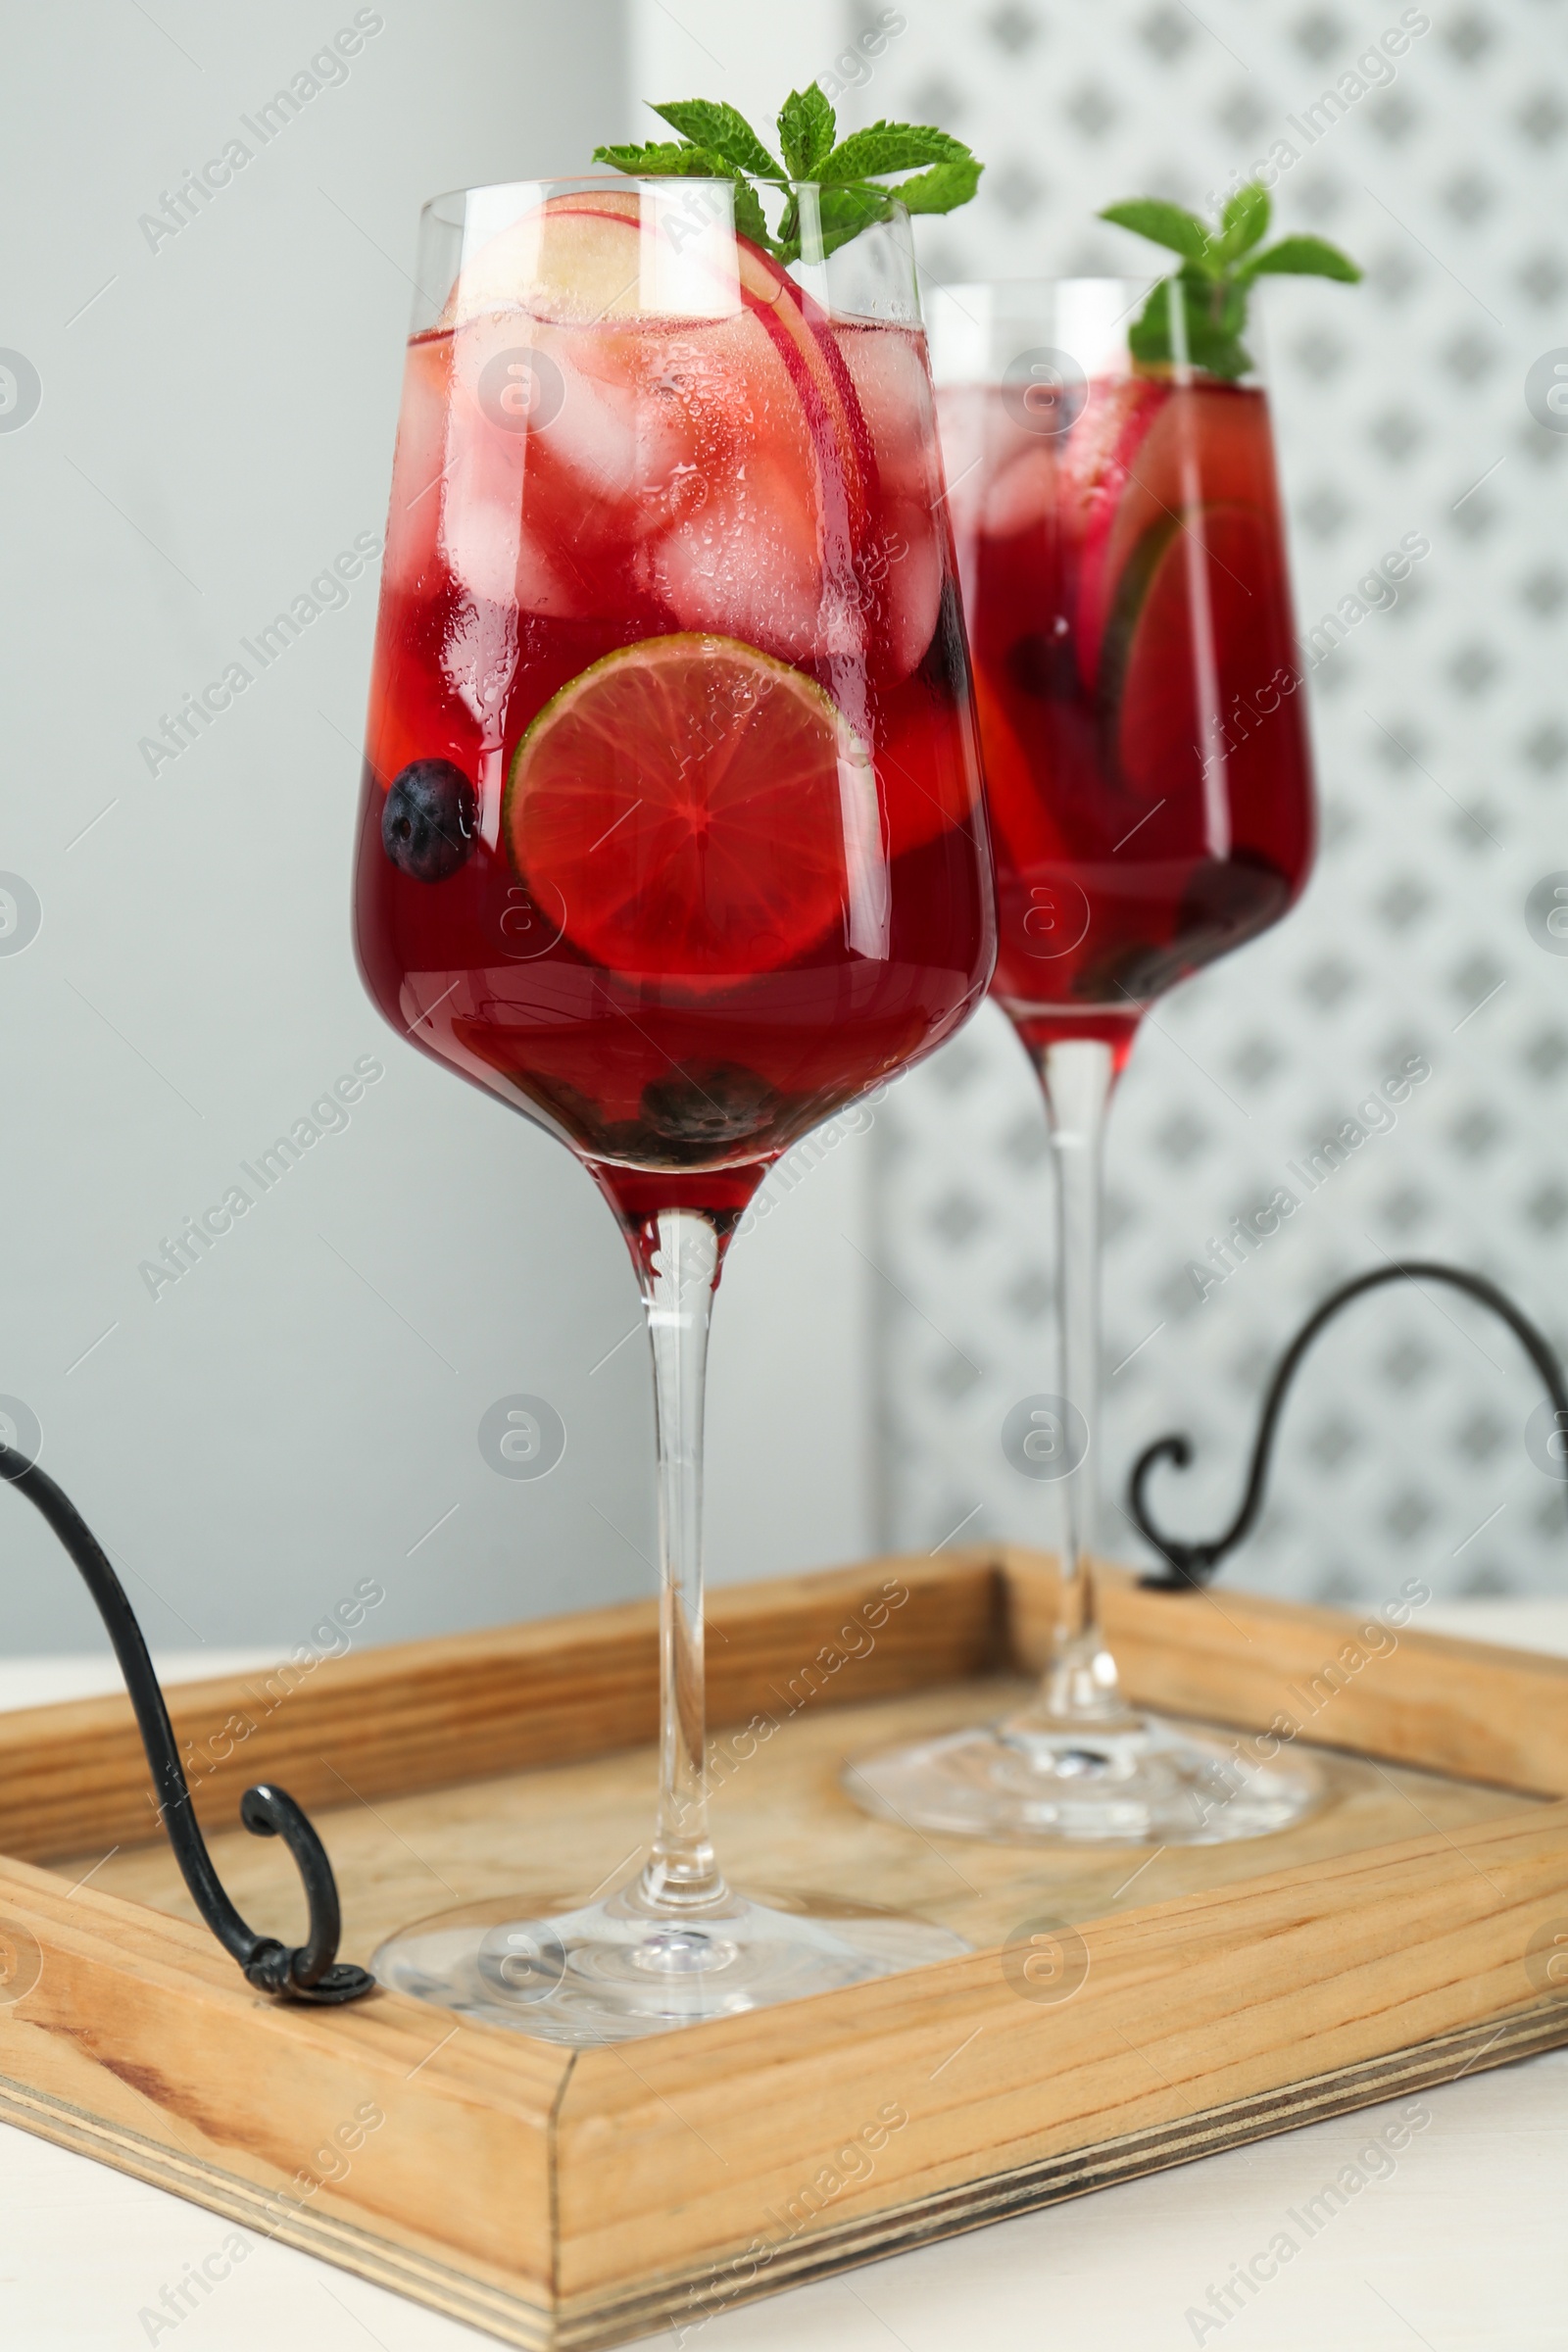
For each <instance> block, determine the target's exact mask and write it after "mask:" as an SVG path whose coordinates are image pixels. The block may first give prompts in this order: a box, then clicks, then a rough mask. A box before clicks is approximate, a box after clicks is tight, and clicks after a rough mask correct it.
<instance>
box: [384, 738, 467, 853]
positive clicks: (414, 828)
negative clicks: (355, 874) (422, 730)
mask: <svg viewBox="0 0 1568 2352" xmlns="http://www.w3.org/2000/svg"><path fill="white" fill-rule="evenodd" d="M476 812H477V804H476V802H475V800H474V797H473V786H472V785H471V784H470V783H469V782H468V779H467V777H466V775H465V774H464V772H463V770H462V768H461V767H455V766H454V765H453V763H452V761H451V760H411V761H410V763H409V765H408V766H407V767H406V768H405V769H404V770H403V773H402V774H401V775H400V776H399V777H397V779H396V780H395V782H394V783H393V786H392V789H391V791H390V792H389V793H388V794H387V796H386V806H385V807H384V808H383V809H382V810H381V847H382V849H383V850H385V852H386V854H387V856H388V857H389V858H391V860H392V862H393V864H394V865H395V866H396V867H397V868H398V871H399V872H400V873H404V874H409V875H411V876H412V877H413V879H414V880H415V881H416V882H444V881H445V880H446V878H447V876H448V875H449V874H455V873H456V872H457V870H458V868H459V866H460V865H462V864H463V862H464V860H465V859H466V857H467V855H468V853H469V851H470V850H471V849H472V848H473V841H474V832H473V825H474V817H475V814H476Z"/></svg>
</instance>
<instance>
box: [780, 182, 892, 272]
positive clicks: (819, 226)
mask: <svg viewBox="0 0 1568 2352" xmlns="http://www.w3.org/2000/svg"><path fill="white" fill-rule="evenodd" d="M898 193H899V191H898V190H896V189H889V188H873V187H867V186H865V185H864V184H863V183H862V184H861V185H860V186H858V187H853V188H826V187H824V188H821V189H819V191H818V193H817V199H816V221H815V224H814V226H813V227H812V229H811V233H810V234H809V235H805V236H800V237H799V238H798V241H797V245H796V251H795V255H794V256H793V257H792V258H794V259H797V260H799V259H804V260H806V261H808V262H818V261H826V259H827V257H828V255H829V254H830V253H837V251H838V249H839V247H840V246H841V245H848V243H849V242H850V239H851V238H852V237H858V235H859V233H860V231H861V229H862V228H869V227H870V225H871V223H872V221H885V220H886V219H887V217H888V207H889V202H890V200H891V198H892V197H893V196H894V195H896V194H898ZM803 209H804V208H803ZM809 221H810V216H809V212H808V213H807V223H809Z"/></svg>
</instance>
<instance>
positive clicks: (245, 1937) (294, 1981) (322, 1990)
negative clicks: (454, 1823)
mask: <svg viewBox="0 0 1568 2352" xmlns="http://www.w3.org/2000/svg"><path fill="white" fill-rule="evenodd" d="M18 1461H20V1462H22V1463H24V1464H25V1467H23V1468H22V1469H20V1470H18V1469H14V1468H13V1467H12V1464H13V1462H18ZM0 1478H4V1479H6V1480H8V1481H9V1483H10V1484H11V1485H12V1486H13V1487H14V1488H15V1489H16V1491H17V1493H18V1494H19V1495H25V1496H26V1497H27V1500H28V1501H29V1502H30V1503H31V1504H32V1505H33V1507H34V1508H35V1509H36V1510H39V1511H41V1512H42V1513H43V1516H44V1517H45V1518H46V1519H47V1520H48V1522H49V1525H50V1526H51V1527H52V1528H53V1529H54V1531H55V1534H56V1535H57V1536H58V1537H59V1538H60V1541H61V1543H62V1544H64V1545H65V1547H66V1549H67V1551H69V1552H70V1554H71V1556H72V1558H73V1560H74V1561H75V1563H76V1566H77V1567H78V1568H79V1569H80V1571H81V1576H82V1581H83V1583H84V1584H85V1585H86V1587H87V1590H88V1592H89V1593H91V1594H92V1596H93V1599H94V1600H95V1601H96V1602H97V1604H98V1614H99V1616H100V1617H102V1619H103V1621H104V1624H105V1626H106V1627H107V1629H108V1633H109V1639H110V1641H111V1642H113V1643H114V1645H115V1655H116V1657H118V1658H119V1660H120V1666H121V1672H122V1673H123V1675H124V1678H125V1688H126V1690H127V1691H129V1692H130V1703H131V1705H132V1706H133V1707H134V1708H135V1710H136V1721H137V1723H138V1725H139V1726H140V1729H141V1740H142V1745H143V1747H144V1748H145V1749H146V1750H147V1762H148V1764H149V1766H150V1767H151V1770H152V1776H153V1786H154V1788H155V1789H156V1790H157V1792H158V1813H159V1819H160V1820H161V1821H162V1822H163V1825H164V1828H165V1829H166V1830H167V1831H168V1833H169V1842H170V1844H171V1845H172V1847H173V1849H174V1859H175V1861H176V1862H177V1863H178V1864H179V1868H180V1873H181V1876H182V1877H183V1879H184V1881H185V1884H186V1886H187V1887H189V1888H190V1891H191V1897H192V1899H193V1901H194V1902H195V1904H196V1908H197V1909H198V1910H199V1911H200V1913H201V1915H202V1917H203V1919H204V1920H205V1921H206V1922H207V1925H208V1926H209V1927H210V1928H211V1929H212V1931H213V1934H214V1935H215V1936H217V1937H218V1940H219V1942H220V1943H221V1945H222V1947H223V1949H224V1951H225V1952H228V1953H230V1954H231V1955H232V1956H233V1958H234V1959H236V1960H237V1961H238V1962H239V1965H240V1967H241V1968H242V1969H243V1970H244V1972H245V1977H246V1981H247V1982H248V1983H249V1984H251V1985H255V1987H256V1989H257V1991H258V1992H270V1993H276V1994H277V1995H278V1996H279V1997H280V1998H281V1999H283V2000H290V2001H319V2002H333V2003H336V2002H340V2001H357V2000H360V1999H362V1998H363V1997H364V1995H365V1994H366V1993H368V1992H373V1991H374V1990H375V1979H374V1978H373V1977H372V1976H371V1975H370V1973H369V1971H368V1969H364V1968H355V1967H353V1966H351V1965H350V1964H349V1963H347V1962H345V1961H340V1960H339V1959H338V1958H337V1947H338V1940H339V1937H340V1936H341V1934H342V1915H341V1913H340V1911H339V1908H338V1899H337V1881H336V1880H335V1879H334V1878H333V1876H332V1865H331V1863H330V1862H328V1860H327V1858H326V1849H325V1847H324V1846H323V1845H322V1843H321V1840H320V1838H319V1837H318V1836H317V1834H316V1832H315V1830H314V1829H313V1828H312V1826H311V1823H310V1820H309V1818H308V1816H307V1815H306V1814H305V1813H304V1812H303V1811H302V1810H301V1808H300V1807H299V1806H298V1805H297V1804H296V1803H295V1802H294V1799H293V1798H292V1797H291V1796H290V1795H289V1793H288V1791H287V1789H270V1788H269V1787H267V1785H266V1784H265V1783H263V1784H262V1785H261V1786H259V1787H257V1788H254V1789H246V1791H245V1794H244V1795H243V1796H242V1797H241V1799H240V1807H239V1817H240V1819H241V1821H242V1822H243V1823H244V1824H245V1827H246V1828H247V1829H248V1830H249V1831H251V1832H252V1833H253V1835H254V1836H256V1837H258V1838H282V1840H283V1842H284V1844H285V1845H286V1846H287V1847H288V1850H289V1852H290V1853H291V1854H292V1855H293V1857H294V1860H295V1863H296V1864H297V1866H298V1869H299V1874H300V1877H301V1879H302V1880H303V1881H304V1883H305V1899H306V1902H307V1903H308V1904H309V1906H310V1934H309V1935H308V1936H307V1937H306V1940H305V1941H304V1943H302V1944H298V1945H296V1946H295V1948H294V1949H293V1950H292V1951H291V1950H290V1949H289V1948H288V1946H287V1945H286V1944H283V1943H280V1942H279V1941H278V1938H277V1937H276V1936H258V1935H257V1933H256V1931H255V1929H254V1928H249V1927H247V1926H246V1924H245V1922H244V1920H242V1919H241V1917H240V1915H239V1913H238V1912H237V1911H236V1910H235V1908H234V1906H233V1904H232V1903H231V1902H230V1901H229V1899H228V1896H227V1894H226V1893H225V1892H224V1890H223V1883H222V1881H221V1879H220V1877H219V1875H218V1873H217V1871H216V1870H215V1869H214V1867H213V1858H212V1856H211V1854H210V1853H209V1852H208V1851H207V1845H206V1841H205V1839H204V1838H203V1837H202V1834H201V1831H200V1829H199V1828H198V1826H197V1821H196V1812H195V1808H194V1806H193V1805H192V1803H191V1801H190V1790H189V1789H188V1788H187V1787H186V1785H185V1775H184V1772H183V1770H182V1768H181V1766H180V1761H179V1750H178V1748H177V1747H176V1746H175V1744H174V1732H173V1726H172V1724H171V1722H170V1720H169V1709H168V1708H167V1707H166V1706H165V1704H164V1694H163V1692H162V1691H161V1690H160V1689H159V1687H158V1677H157V1675H156V1674H155V1673H154V1672H153V1662H152V1659H151V1658H150V1657H149V1656H148V1655H147V1644H146V1642H144V1641H143V1640H142V1634H141V1627H140V1626H139V1625H138V1624H137V1623H136V1617H135V1612H134V1610H133V1609H132V1608H131V1605H130V1602H129V1601H128V1600H127V1599H126V1597H125V1591H124V1587H123V1585H122V1584H121V1581H120V1579H119V1577H118V1576H117V1575H116V1574H115V1572H114V1569H113V1568H112V1567H111V1566H110V1564H109V1561H108V1559H107V1557H106V1556H105V1553H104V1549H103V1546H102V1544H100V1543H99V1542H98V1540H97V1538H96V1537H95V1536H94V1534H93V1532H92V1530H91V1528H90V1527H89V1526H88V1525H87V1522H86V1521H85V1519H83V1517H82V1516H81V1513H80V1512H79V1511H78V1510H77V1509H76V1506H75V1504H74V1503H73V1501H72V1499H71V1497H70V1495H67V1494H65V1493H64V1491H63V1490H62V1489H61V1488H60V1487H58V1486H57V1485H56V1484H55V1482H54V1480H53V1479H52V1478H51V1477H50V1476H49V1475H48V1473H47V1471H44V1470H40V1469H39V1467H38V1465H37V1463H36V1462H27V1460H26V1457H25V1454H21V1453H18V1452H17V1451H16V1450H15V1449H14V1448H12V1447H10V1446H4V1445H0Z"/></svg>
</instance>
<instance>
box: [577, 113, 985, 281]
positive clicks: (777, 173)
mask: <svg viewBox="0 0 1568 2352" xmlns="http://www.w3.org/2000/svg"><path fill="white" fill-rule="evenodd" d="M652 111H653V112H654V113H655V114H656V115H658V116H659V117H660V118H661V120H662V121H663V122H665V123H668V124H669V126H670V128H671V130H673V131H674V132H675V133H676V134H677V136H676V138H675V139H674V140H673V141H670V140H663V141H660V140H655V141H652V142H650V143H649V144H648V145H646V146H622V147H596V148H595V149H594V161H595V163H598V164H609V165H610V166H611V167H612V168H613V170H614V171H616V172H627V173H628V174H631V175H632V176H634V177H636V178H639V179H662V178H671V177H681V178H689V177H693V176H700V177H702V178H705V179H732V180H733V181H734V182H735V225H736V227H737V228H738V229H739V230H740V231H741V233H742V235H743V236H747V237H750V238H751V240H752V242H753V243H754V244H756V245H760V247H761V248H762V250H763V252H764V253H770V254H772V255H773V256H774V257H775V259H776V260H778V261H780V262H784V263H789V262H798V261H799V260H800V258H801V250H802V236H801V212H800V203H799V200H798V198H797V195H796V192H795V186H794V184H793V183H795V182H797V181H802V180H814V181H815V182H816V183H817V186H818V188H819V189H820V194H819V197H818V200H817V215H818V221H819V224H820V229H821V238H820V244H819V245H818V241H817V239H816V238H815V237H813V238H812V240H811V258H812V260H813V261H814V260H816V259H817V258H818V255H819V254H820V256H821V258H823V259H825V258H826V257H827V255H828V254H830V253H836V252H837V251H838V248H839V247H840V246H841V245H847V244H848V243H849V241H850V239H851V238H852V237H858V235H859V233H860V231H861V229H862V228H868V227H869V226H870V225H871V223H872V222H873V221H886V220H887V219H888V218H889V215H890V213H891V210H892V201H893V199H895V198H897V199H898V201H899V202H900V203H902V204H904V205H906V206H907V208H908V210H909V211H910V212H911V213H951V212H953V211H954V210H956V207H957V206H958V205H960V204H967V203H968V201H969V199H970V197H971V196H972V195H973V194H974V192H975V189H976V188H977V187H978V186H979V184H980V174H981V172H982V171H983V170H984V169H985V167H984V165H983V164H979V163H976V161H975V159H974V157H973V156H972V155H971V154H970V152H969V150H968V148H967V147H966V146H965V145H964V143H963V141H962V140H961V139H956V138H954V137H953V136H952V135H951V133H949V132H948V131H945V130H937V129H935V128H934V127H933V126H932V125H931V124H929V123H872V124H871V125H870V126H869V128H868V129H865V130H855V131H851V133H850V135H849V136H848V138H846V139H842V140H841V139H840V138H839V137H838V123H837V119H836V117H835V115H834V112H833V108H832V105H831V103H830V102H829V100H828V98H827V96H826V94H825V93H824V92H823V91H822V90H821V89H819V88H818V87H817V85H816V83H815V82H810V83H809V84H808V86H807V87H806V88H805V89H804V90H792V91H791V92H790V95H789V96H788V97H787V98H786V99H785V101H784V104H783V105H782V106H781V107H780V108H779V112H778V123H777V130H778V142H779V147H780V149H781V151H782V155H783V161H782V162H779V161H778V160H777V159H775V157H774V156H773V154H772V152H771V151H770V149H769V148H768V147H767V145H766V143H765V142H764V141H763V140H762V139H760V138H759V137H758V134H757V132H756V131H755V130H754V129H753V128H752V125H751V124H750V123H748V122H747V120H746V118H745V116H744V115H741V114H738V113H737V112H736V110H735V108H734V107H732V106H725V105H722V104H717V103H714V102H713V101H711V100H709V99H706V98H689V99H680V100H676V101H672V102H671V103H670V104H669V105H667V106H656V107H654V108H653V110H652ZM906 174H908V175H909V176H905V175H906ZM890 179H892V180H893V181H894V184H893V185H892V186H889V185H888V184H887V182H888V181H889V180H890ZM761 188H767V189H770V190H772V191H773V192H774V193H776V194H777V195H778V197H779V198H780V199H781V206H780V211H779V216H778V220H777V222H776V224H775V225H774V227H772V228H771V229H770V228H769V227H768V224H767V217H766V215H765V213H764V212H763V210H762V202H761V197H760V194H759V190H760V189H761Z"/></svg>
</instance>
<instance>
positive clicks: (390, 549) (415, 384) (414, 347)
mask: <svg viewBox="0 0 1568 2352" xmlns="http://www.w3.org/2000/svg"><path fill="white" fill-rule="evenodd" d="M451 357H452V344H451V339H450V337H448V336H446V335H438V336H433V337H427V338H425V339H424V340H421V341H420V342H417V343H411V344H410V346H409V356H408V362H407V366H406V368H405V370H404V377H403V407H402V411H401V413H400V415H399V417H398V441H397V452H396V455H395V456H394V458H393V461H392V496H391V500H390V503H389V505H388V509H387V524H386V554H385V557H384V559H383V563H382V578H383V580H384V581H385V582H386V583H387V584H388V585H389V586H392V587H397V588H405V589H409V588H413V587H415V586H416V585H417V583H418V581H419V580H420V579H421V578H422V577H423V576H424V575H425V574H426V573H427V572H428V570H429V567H430V564H431V561H432V559H433V557H434V555H435V547H436V529H437V525H438V523H439V521H440V518H441V497H440V477H441V469H442V467H443V466H444V465H445V464H446V431H447V384H448V375H449V370H450V364H451Z"/></svg>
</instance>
